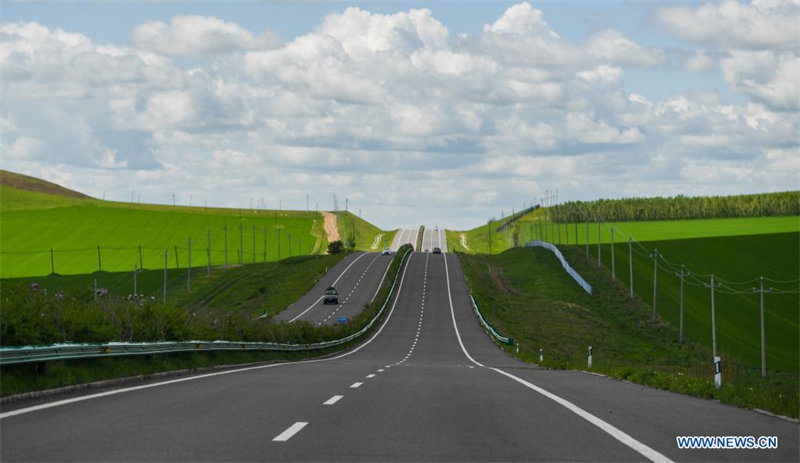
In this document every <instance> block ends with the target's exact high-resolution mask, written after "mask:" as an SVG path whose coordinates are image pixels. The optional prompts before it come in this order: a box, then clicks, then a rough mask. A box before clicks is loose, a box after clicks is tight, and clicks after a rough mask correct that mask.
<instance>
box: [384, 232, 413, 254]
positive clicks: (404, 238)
mask: <svg viewBox="0 0 800 463" xmlns="http://www.w3.org/2000/svg"><path fill="white" fill-rule="evenodd" d="M418 235H419V228H401V229H400V230H398V231H397V233H395V235H394V239H393V240H392V245H391V246H390V247H389V249H391V251H392V252H397V250H398V249H400V246H402V245H404V244H410V245H412V246H414V248H416V247H417V236H418Z"/></svg>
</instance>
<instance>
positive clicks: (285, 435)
mask: <svg viewBox="0 0 800 463" xmlns="http://www.w3.org/2000/svg"><path fill="white" fill-rule="evenodd" d="M307 424H308V423H307V422H305V421H298V422H297V423H295V424H293V425H291V426H289V428H288V429H286V431H283V432H282V433H280V434H278V435H277V436H276V437H275V439H272V441H273V442H286V441H287V440H289V439H291V438H292V437H294V435H295V434H297V433H298V432H300V430H301V429H303V428H305V427H306V425H307Z"/></svg>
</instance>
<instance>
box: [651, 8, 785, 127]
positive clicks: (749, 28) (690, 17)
mask: <svg viewBox="0 0 800 463" xmlns="http://www.w3.org/2000/svg"><path fill="white" fill-rule="evenodd" d="M656 18H657V19H658V20H659V22H660V23H661V24H662V26H663V27H664V28H665V29H666V31H667V32H669V33H671V34H673V35H675V36H676V37H679V38H681V39H684V40H686V41H689V42H692V43H697V44H703V45H707V46H716V47H717V48H718V49H719V50H721V51H722V52H723V57H722V58H721V59H720V66H721V68H722V72H723V76H724V78H725V81H726V83H727V84H728V86H729V87H730V88H731V89H732V90H734V91H737V92H741V93H744V94H745V95H747V96H748V97H750V98H752V99H754V100H755V101H759V102H762V103H764V104H767V105H769V106H770V107H771V108H773V109H777V110H782V111H796V110H797V109H800V97H799V96H798V93H800V58H798V51H800V2H798V1H796V0H791V1H777V0H767V1H753V2H751V3H750V4H744V3H739V2H737V1H733V0H726V1H723V2H721V3H718V4H705V5H701V6H699V7H697V8H689V7H685V6H681V7H668V8H661V9H659V10H657V11H656ZM714 65H715V63H714V60H712V58H711V57H709V56H708V55H707V54H706V53H705V52H702V51H701V52H697V53H696V54H695V55H694V56H693V57H692V58H691V59H689V60H688V61H687V62H686V67H687V69H689V70H691V71H705V70H709V69H711V68H713V67H714Z"/></svg>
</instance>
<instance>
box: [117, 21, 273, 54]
mask: <svg viewBox="0 0 800 463" xmlns="http://www.w3.org/2000/svg"><path fill="white" fill-rule="evenodd" d="M131 40H132V41H133V44H134V45H135V46H136V47H138V48H140V49H143V50H149V51H153V52H155V53H160V54H163V55H204V54H213V53H225V52H231V51H242V50H259V49H270V48H276V47H278V46H280V44H281V41H280V39H279V38H278V37H277V36H276V35H275V34H273V33H272V32H270V31H268V30H267V31H264V32H263V33H262V34H261V35H255V34H253V33H252V32H250V31H249V30H247V29H245V28H243V27H241V26H239V25H238V24H236V23H233V22H227V21H222V20H220V19H217V18H214V17H208V16H196V15H188V16H175V17H174V18H172V20H171V21H170V22H169V24H167V23H165V22H164V21H149V22H146V23H144V24H139V25H138V26H136V27H134V28H133V31H131Z"/></svg>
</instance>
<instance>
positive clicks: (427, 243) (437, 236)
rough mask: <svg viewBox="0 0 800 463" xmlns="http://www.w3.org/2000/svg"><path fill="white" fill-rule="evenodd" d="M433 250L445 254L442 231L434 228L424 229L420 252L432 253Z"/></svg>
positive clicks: (445, 239)
mask: <svg viewBox="0 0 800 463" xmlns="http://www.w3.org/2000/svg"><path fill="white" fill-rule="evenodd" d="M433 248H439V249H441V250H442V252H447V237H446V236H445V233H444V230H439V228H438V227H435V228H425V231H424V232H423V233H422V249H420V251H425V250H427V251H430V252H432V251H433Z"/></svg>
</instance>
